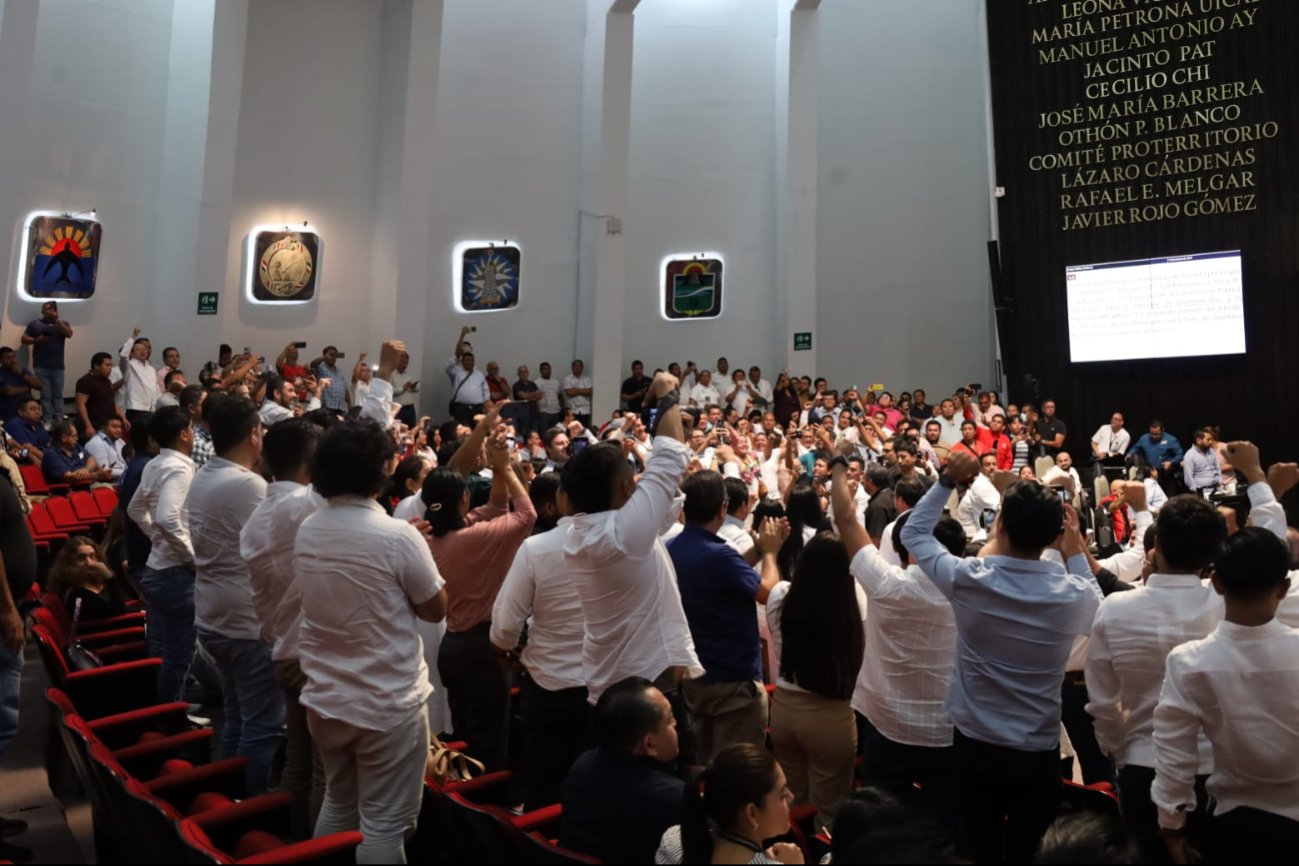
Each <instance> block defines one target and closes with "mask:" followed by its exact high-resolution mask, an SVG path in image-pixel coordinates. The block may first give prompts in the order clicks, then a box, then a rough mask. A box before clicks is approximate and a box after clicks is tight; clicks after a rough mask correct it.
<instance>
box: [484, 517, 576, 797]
mask: <svg viewBox="0 0 1299 866" xmlns="http://www.w3.org/2000/svg"><path fill="white" fill-rule="evenodd" d="M556 499H557V502H558V504H559V508H560V510H561V512H563V511H566V510H567V499H566V498H565V497H564V495H563V493H562V492H561V493H558V494H557V496H556ZM533 504H534V507H537V508H538V509H540V507H541V505H538V504H537V503H536V502H535V501H534V503H533ZM543 505H544V503H543ZM569 522H570V518H568V517H563V518H561V519H560V521H559V524H558V525H557V526H556V527H555V528H554V529H551V530H550V531H548V532H543V533H541V534H540V535H534V536H532V537H531V538H529V539H528V540H527V541H525V542H523V546H522V547H520V548H519V552H518V553H517V554H515V556H514V563H513V564H512V565H511V566H510V570H509V572H508V573H507V574H506V575H505V582H504V583H503V584H501V589H500V592H499V593H497V596H496V602H495V604H494V605H493V606H492V634H491V638H492V644H493V645H494V646H496V648H497V649H499V650H501V651H502V652H514V651H515V650H516V649H517V647H518V643H519V637H520V635H521V634H522V632H523V627H524V625H525V624H527V626H528V644H527V646H526V647H524V649H523V653H522V655H521V656H520V659H519V660H520V662H522V664H523V667H524V669H525V670H526V671H527V676H526V677H524V679H523V682H522V684H521V685H520V687H519V698H520V702H521V709H522V716H523V735H524V743H525V745H524V751H525V754H527V755H528V762H527V766H526V769H525V772H524V776H525V779H526V782H525V792H524V797H523V802H524V809H525V810H529V811H530V810H532V809H537V808H540V807H541V806H546V805H549V804H551V803H554V802H556V801H557V800H558V798H559V790H560V787H561V786H562V785H563V782H564V777H565V776H567V775H568V770H569V768H570V767H571V766H572V765H573V761H575V760H577V756H578V755H580V754H581V753H582V752H583V751H585V750H586V749H587V748H588V747H589V746H590V726H591V704H590V703H589V702H588V701H587V692H586V677H585V675H584V674H583V672H582V638H583V635H584V634H585V631H586V621H585V620H584V619H583V617H582V600H581V599H580V598H579V597H578V595H577V587H575V586H574V585H573V581H572V580H570V579H569V575H568V571H567V568H566V567H565V563H564V538H565V537H566V535H567V533H568V524H569Z"/></svg>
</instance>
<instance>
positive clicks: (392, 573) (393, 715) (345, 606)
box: [293, 496, 446, 731]
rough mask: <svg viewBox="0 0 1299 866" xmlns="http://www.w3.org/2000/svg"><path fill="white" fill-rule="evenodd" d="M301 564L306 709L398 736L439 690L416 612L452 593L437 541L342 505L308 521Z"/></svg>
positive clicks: (374, 508)
mask: <svg viewBox="0 0 1299 866" xmlns="http://www.w3.org/2000/svg"><path fill="white" fill-rule="evenodd" d="M293 561H294V567H295V570H296V571H297V577H296V578H295V583H297V584H298V585H299V586H300V587H301V591H302V631H301V633H300V635H299V663H300V664H301V666H302V672H303V673H304V674H306V677H307V684H306V686H304V687H303V689H302V704H303V706H305V707H307V708H308V709H310V710H312V711H314V712H316V713H318V714H319V715H321V716H324V717H325V718H330V719H339V720H341V721H343V722H346V723H347V724H349V725H353V726H356V727H360V728H367V729H369V730H374V731H387V730H390V729H391V728H392V727H393V726H394V725H396V724H398V723H399V722H401V721H402V720H404V719H405V718H406V717H407V716H409V715H410V714H411V713H412V712H414V711H415V709H416V708H417V707H418V706H419V705H420V704H422V703H424V702H425V701H426V700H428V697H429V694H430V693H431V692H432V690H433V688H432V686H431V685H429V679H428V666H427V665H426V663H425V661H424V645H423V642H422V641H421V640H420V636H419V632H418V630H417V628H416V616H415V610H414V608H413V607H412V604H423V603H425V602H427V601H429V600H430V599H432V598H433V597H434V596H435V595H437V594H438V593H439V592H441V591H442V587H443V586H445V584H446V582H445V581H444V580H443V579H442V575H441V574H439V573H438V567H437V564H436V563H434V561H433V554H432V552H430V551H429V546H428V542H427V541H425V540H424V536H422V535H420V534H419V530H417V529H416V528H415V527H413V526H411V525H410V524H409V523H403V522H402V521H400V520H395V519H393V518H391V517H389V516H388V515H387V514H385V513H384V511H383V508H381V507H380V506H379V503H377V502H375V501H374V500H373V499H362V498H360V497H356V496H340V497H335V498H334V499H332V500H329V501H327V502H326V503H325V506H324V507H323V508H322V509H321V510H319V511H317V512H316V513H315V514H312V515H311V516H310V517H308V518H307V519H306V520H304V521H303V522H302V526H301V528H300V529H299V530H298V538H297V543H296V544H295V545H294V554H293Z"/></svg>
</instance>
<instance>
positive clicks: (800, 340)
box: [794, 331, 812, 352]
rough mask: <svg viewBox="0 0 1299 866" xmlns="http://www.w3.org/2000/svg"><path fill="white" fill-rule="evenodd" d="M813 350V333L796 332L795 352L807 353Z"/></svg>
mask: <svg viewBox="0 0 1299 866" xmlns="http://www.w3.org/2000/svg"><path fill="white" fill-rule="evenodd" d="M811 348H812V332H811V331H795V332H794V351H795V352H805V351H810V350H811Z"/></svg>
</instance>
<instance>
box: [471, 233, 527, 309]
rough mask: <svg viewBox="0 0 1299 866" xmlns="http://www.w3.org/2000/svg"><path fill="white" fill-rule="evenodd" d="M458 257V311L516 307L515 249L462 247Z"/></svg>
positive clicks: (517, 280) (517, 251) (506, 246)
mask: <svg viewBox="0 0 1299 866" xmlns="http://www.w3.org/2000/svg"><path fill="white" fill-rule="evenodd" d="M460 255H461V258H460V273H461V277H460V309H462V310H464V311H465V312H474V313H479V312H486V311H489V310H510V309H513V308H514V307H517V306H518V305H519V260H520V254H519V248H518V247H516V246H509V245H503V246H496V245H488V246H474V247H466V248H465V249H464V250H463V251H462V252H461V254H460Z"/></svg>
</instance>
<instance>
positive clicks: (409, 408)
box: [397, 405, 419, 427]
mask: <svg viewBox="0 0 1299 866" xmlns="http://www.w3.org/2000/svg"><path fill="white" fill-rule="evenodd" d="M397 420H398V421H400V422H401V423H403V424H405V425H406V426H407V427H414V426H415V425H416V424H418V423H419V419H418V418H416V417H415V407H414V405H405V406H402V407H401V409H399V410H398V411H397Z"/></svg>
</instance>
